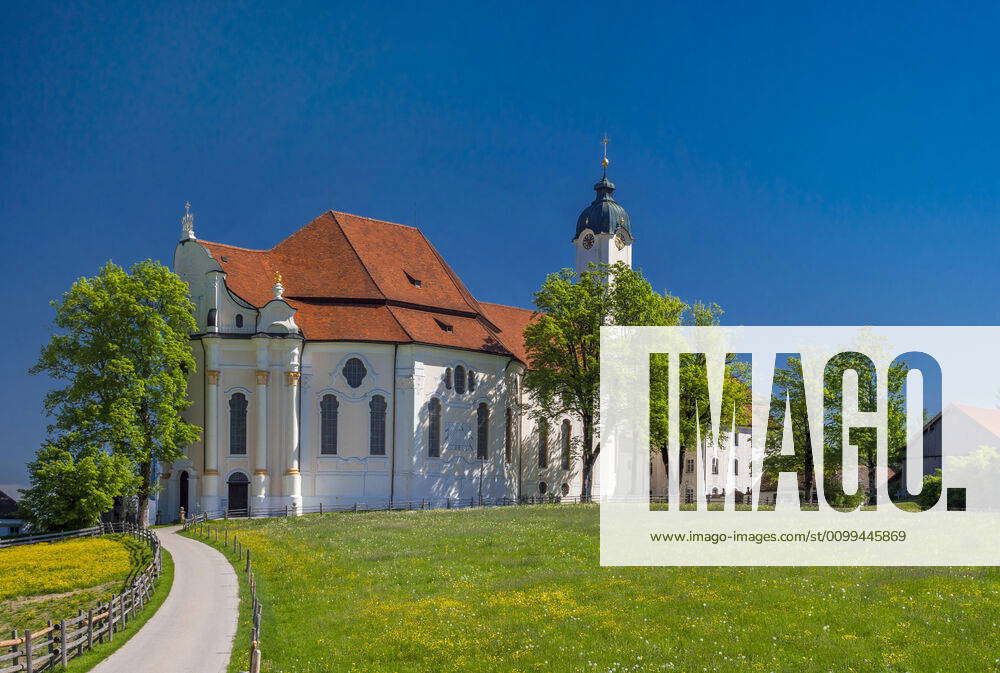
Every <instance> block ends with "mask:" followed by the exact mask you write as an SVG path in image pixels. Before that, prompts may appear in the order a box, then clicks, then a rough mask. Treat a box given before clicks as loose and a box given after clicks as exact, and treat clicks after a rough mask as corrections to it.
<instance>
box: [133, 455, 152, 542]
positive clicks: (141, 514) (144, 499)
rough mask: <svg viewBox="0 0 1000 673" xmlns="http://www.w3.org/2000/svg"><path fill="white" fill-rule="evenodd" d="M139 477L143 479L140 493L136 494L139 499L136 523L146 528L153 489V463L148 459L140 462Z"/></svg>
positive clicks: (136, 507)
mask: <svg viewBox="0 0 1000 673" xmlns="http://www.w3.org/2000/svg"><path fill="white" fill-rule="evenodd" d="M139 477H140V479H141V481H140V483H139V490H138V493H137V494H136V495H137V497H138V499H139V501H138V502H137V503H136V505H135V516H136V523H137V524H138V525H140V526H142V527H143V528H145V527H146V521H147V510H149V494H150V493H151V492H152V490H153V486H152V480H153V464H152V463H151V462H150V461H148V460H147V461H144V462H142V463H140V464H139Z"/></svg>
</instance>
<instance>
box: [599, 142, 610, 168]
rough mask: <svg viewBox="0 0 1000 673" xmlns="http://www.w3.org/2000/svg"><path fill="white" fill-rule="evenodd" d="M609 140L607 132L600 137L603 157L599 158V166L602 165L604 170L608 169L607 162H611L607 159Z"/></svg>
mask: <svg viewBox="0 0 1000 673" xmlns="http://www.w3.org/2000/svg"><path fill="white" fill-rule="evenodd" d="M610 142H611V138H609V137H608V134H607V133H605V134H604V137H603V138H601V144H602V145H604V158H603V159H601V166H603V167H604V170H605V172H607V170H608V164H610V163H611V161H609V160H608V143H610Z"/></svg>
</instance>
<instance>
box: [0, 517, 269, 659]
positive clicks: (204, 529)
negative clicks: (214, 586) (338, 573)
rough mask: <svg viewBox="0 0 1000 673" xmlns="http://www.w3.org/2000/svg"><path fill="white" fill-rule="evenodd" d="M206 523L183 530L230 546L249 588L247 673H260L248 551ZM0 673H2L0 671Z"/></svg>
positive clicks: (195, 521) (197, 520)
mask: <svg viewBox="0 0 1000 673" xmlns="http://www.w3.org/2000/svg"><path fill="white" fill-rule="evenodd" d="M207 521H208V516H207V515H205V514H198V515H196V516H193V517H191V518H190V519H188V520H187V521H185V522H184V526H183V528H184V530H186V531H191V532H192V533H194V534H195V535H198V536H200V537H203V538H205V539H206V540H209V541H214V542H215V543H216V544H220V545H221V546H222V547H224V548H225V549H226V550H228V549H229V548H230V546H231V547H232V549H233V553H234V554H236V566H235V567H236V568H237V572H239V571H242V572H243V573H245V574H246V579H247V584H248V585H249V586H250V607H251V614H252V616H253V618H252V622H251V626H250V671H249V673H260V658H261V652H260V615H261V604H260V601H259V600H258V599H257V580H256V578H255V577H254V573H253V564H252V563H251V562H250V549H249V548H247V547H245V546H244V545H243V544H242V543H241V542H240V541H239V538H238V537H237V536H236V535H233V536H232V540H230V536H229V531H224V534H223V535H220V534H219V531H218V529H216V528H210V527H208V526H206V525H205V523H206V522H207ZM0 673H3V672H2V671H0Z"/></svg>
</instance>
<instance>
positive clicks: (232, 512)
mask: <svg viewBox="0 0 1000 673" xmlns="http://www.w3.org/2000/svg"><path fill="white" fill-rule="evenodd" d="M586 502H593V500H592V499H585V498H580V497H569V496H564V495H557V494H548V495H537V496H532V497H523V498H521V499H520V500H517V499H514V498H484V497H477V496H471V497H468V498H426V499H423V500H389V499H386V500H367V501H358V502H347V503H345V502H338V503H332V504H328V505H324V504H323V503H322V502H321V503H319V504H318V505H310V506H308V507H299V508H296V507H294V506H288V505H283V506H281V507H246V508H241V509H232V508H230V509H219V510H214V511H209V512H199V513H198V514H197V515H195V516H196V517H207V518H208V519H241V518H246V519H254V518H272V517H285V516H297V515H299V514H330V513H333V512H380V511H396V512H398V511H404V510H415V509H468V508H472V507H514V506H516V505H546V504H551V505H555V504H560V503H561V504H573V503H586Z"/></svg>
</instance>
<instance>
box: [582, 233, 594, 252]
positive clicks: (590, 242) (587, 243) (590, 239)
mask: <svg viewBox="0 0 1000 673" xmlns="http://www.w3.org/2000/svg"><path fill="white" fill-rule="evenodd" d="M583 247H584V248H586V249H587V250H590V249H591V248H593V247H594V235H593V234H587V235H586V236H584V237H583Z"/></svg>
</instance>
